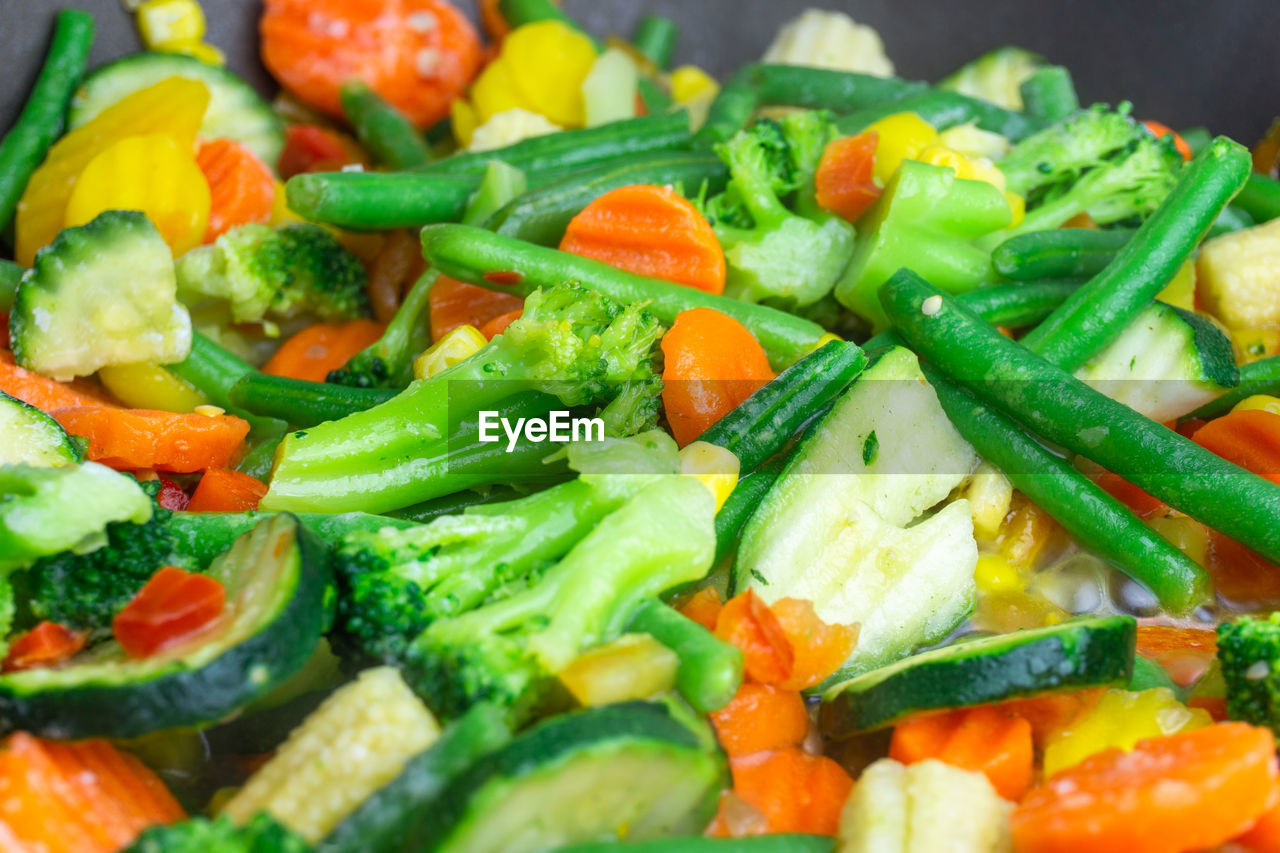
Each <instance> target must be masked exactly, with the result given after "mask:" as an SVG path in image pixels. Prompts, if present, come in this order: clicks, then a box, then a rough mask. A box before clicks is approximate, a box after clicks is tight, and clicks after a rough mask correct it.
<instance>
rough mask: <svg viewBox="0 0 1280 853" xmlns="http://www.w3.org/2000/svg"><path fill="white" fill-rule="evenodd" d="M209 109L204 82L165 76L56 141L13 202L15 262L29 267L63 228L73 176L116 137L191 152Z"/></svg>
mask: <svg viewBox="0 0 1280 853" xmlns="http://www.w3.org/2000/svg"><path fill="white" fill-rule="evenodd" d="M208 106H209V90H208V89H207V88H206V87H205V85H204V84H203V83H200V82H198V81H195V80H187V79H186V78H183V77H170V78H168V79H167V80H161V81H160V82H159V83H157V84H155V85H154V86H149V87H147V88H146V89H142V90H139V91H137V92H134V93H133V94H131V95H129V96H127V97H125V98H122V99H121V100H120V101H119V102H118V103H116V104H113V105H112V106H110V107H107V108H106V109H105V110H103V111H102V112H101V113H99V114H98V115H97V116H96V117H94V119H93V120H92V121H90V122H88V123H87V124H85V125H82V126H81V127H78V128H76V129H75V130H73V131H71V132H70V133H68V134H67V135H66V136H64V137H62V139H60V140H58V142H57V144H55V145H54V146H53V147H52V148H51V149H49V155H48V156H47V157H46V158H45V161H44V163H43V164H41V166H40V168H38V169H36V171H35V174H33V175H32V176H31V180H30V181H28V182H27V188H26V190H25V191H24V192H23V193H22V200H21V201H19V202H18V217H17V221H16V224H15V228H16V230H17V245H16V256H17V258H16V259H17V261H18V263H20V264H23V265H24V266H31V262H32V260H34V258H35V255H36V250H37V249H40V248H43V247H44V246H47V245H48V244H49V243H50V242H51V241H52V240H53V238H54V237H56V236H57V234H58V232H59V231H61V230H62V228H63V227H64V225H65V224H66V216H67V201H68V200H69V199H70V198H71V192H72V189H73V188H74V187H75V183H76V178H78V177H79V176H80V173H81V172H82V171H84V168H85V167H86V166H88V165H89V161H90V160H92V159H93V158H94V157H96V156H98V154H100V153H102V152H103V151H104V150H106V149H107V148H108V147H110V146H111V145H114V144H115V143H116V142H119V141H120V140H121V139H124V138H126V137H129V136H139V135H142V134H149V133H163V134H165V135H167V136H169V137H171V138H172V139H173V141H174V142H175V143H177V145H178V147H179V148H181V149H182V150H184V151H190V150H191V149H192V146H194V145H195V139H196V132H197V131H198V130H199V129H200V123H201V122H202V121H203V120H204V112H205V108H206V107H208Z"/></svg>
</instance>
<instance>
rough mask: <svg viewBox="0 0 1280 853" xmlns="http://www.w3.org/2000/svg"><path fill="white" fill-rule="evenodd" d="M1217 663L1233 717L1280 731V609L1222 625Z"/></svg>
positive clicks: (1230, 714)
mask: <svg viewBox="0 0 1280 853" xmlns="http://www.w3.org/2000/svg"><path fill="white" fill-rule="evenodd" d="M1218 663H1219V664H1220V665H1221V668H1222V677H1223V679H1224V680H1225V681H1226V684H1227V713H1228V715H1229V716H1230V717H1231V719H1233V720H1243V721H1244V722H1246V723H1252V724H1254V725H1255V726H1267V727H1269V728H1270V729H1271V730H1272V731H1274V732H1276V733H1277V734H1280V613H1272V614H1271V616H1270V617H1269V618H1266V619H1255V618H1250V617H1248V616H1246V617H1243V618H1242V619H1240V620H1238V621H1236V622H1224V623H1223V624H1221V625H1219V626H1218Z"/></svg>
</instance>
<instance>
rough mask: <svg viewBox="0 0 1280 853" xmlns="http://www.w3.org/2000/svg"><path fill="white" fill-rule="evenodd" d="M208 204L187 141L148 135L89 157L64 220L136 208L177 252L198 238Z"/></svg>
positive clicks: (83, 219) (85, 219)
mask: <svg viewBox="0 0 1280 853" xmlns="http://www.w3.org/2000/svg"><path fill="white" fill-rule="evenodd" d="M209 204H210V200H209V182H208V181H207V180H205V177H204V173H203V172H201V171H200V167H199V166H198V165H197V164H196V158H195V157H194V156H193V155H192V153H191V147H190V145H187V146H181V147H180V146H179V145H178V143H177V142H175V141H174V140H173V138H172V137H170V136H166V135H165V134H162V133H151V134H147V135H146V136H130V137H126V138H124V139H121V140H120V141H119V142H117V143H115V144H114V145H112V146H111V147H109V148H107V149H106V150H105V151H103V152H102V153H101V154H99V155H98V156H97V157H94V158H93V159H92V160H90V161H89V165H87V166H85V169H84V171H83V172H81V173H80V177H79V178H77V179H76V184H75V189H74V190H72V192H71V198H70V199H69V200H68V201H67V218H66V223H65V224H66V227H68V228H70V227H71V226H73V225H83V224H84V223H86V222H88V221H90V220H91V219H93V218H94V217H95V216H97V215H98V214H99V213H102V212H103V211H104V210H140V211H142V212H143V213H145V214H146V215H147V218H148V219H150V220H151V222H152V224H153V225H155V226H156V230H158V231H159V232H160V235H161V236H162V237H164V241H165V242H166V243H168V244H169V248H170V249H172V250H173V253H174V255H181V254H183V253H184V252H187V251H189V250H191V249H194V248H195V247H196V246H199V245H200V242H201V241H202V240H203V239H204V232H205V228H206V227H207V226H208V224H209Z"/></svg>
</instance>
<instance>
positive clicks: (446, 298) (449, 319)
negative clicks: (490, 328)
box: [428, 275, 524, 341]
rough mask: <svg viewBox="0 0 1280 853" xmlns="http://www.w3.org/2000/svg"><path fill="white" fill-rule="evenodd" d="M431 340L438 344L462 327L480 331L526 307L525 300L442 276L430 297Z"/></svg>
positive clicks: (432, 288)
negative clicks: (500, 318)
mask: <svg viewBox="0 0 1280 853" xmlns="http://www.w3.org/2000/svg"><path fill="white" fill-rule="evenodd" d="M428 304H429V313H430V317H431V340H433V341H438V340H440V339H441V338H443V337H444V336H445V335H447V334H449V333H450V332H452V331H453V330H454V329H456V328H458V327H459V326H475V327H476V328H477V329H478V328H480V327H481V326H483V325H485V324H486V323H488V322H489V321H490V320H493V319H495V318H497V317H501V316H502V315H503V314H508V313H510V312H512V311H517V310H520V309H522V308H524V300H523V299H521V298H520V297H519V296H513V295H511V294H510V293H498V292H497V291H493V290H489V289H487V288H484V287H477V286H476V285H474V284H467V283H465V282H461V281H458V280H457V279H456V278H450V277H449V276H447V275H442V276H440V277H439V278H437V279H436V281H435V284H433V285H431V293H430V294H429V295H428Z"/></svg>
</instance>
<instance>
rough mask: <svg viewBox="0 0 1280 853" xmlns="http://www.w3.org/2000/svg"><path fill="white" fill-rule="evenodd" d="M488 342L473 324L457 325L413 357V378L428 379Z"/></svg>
mask: <svg viewBox="0 0 1280 853" xmlns="http://www.w3.org/2000/svg"><path fill="white" fill-rule="evenodd" d="M487 343H489V341H488V340H486V339H485V336H484V335H482V334H480V330H479V329H477V328H476V327H475V326H459V327H458V328H456V329H454V330H453V331H451V332H449V334H447V335H445V336H444V337H443V338H441V339H440V340H438V341H436V342H435V343H434V344H432V345H431V347H430V348H429V349H427V351H426V352H424V353H423V354H422V355H420V356H418V357H417V358H416V359H414V362H413V378H414V379H430V378H431V377H433V376H435V375H437V374H439V373H442V372H444V371H445V370H446V369H448V368H450V367H453V366H454V365H455V364H457V363H458V362H460V361H462V360H463V359H464V358H468V357H470V356H472V355H474V354H475V353H477V352H479V351H480V349H481V348H482V347H484V346H485V344H487Z"/></svg>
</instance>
